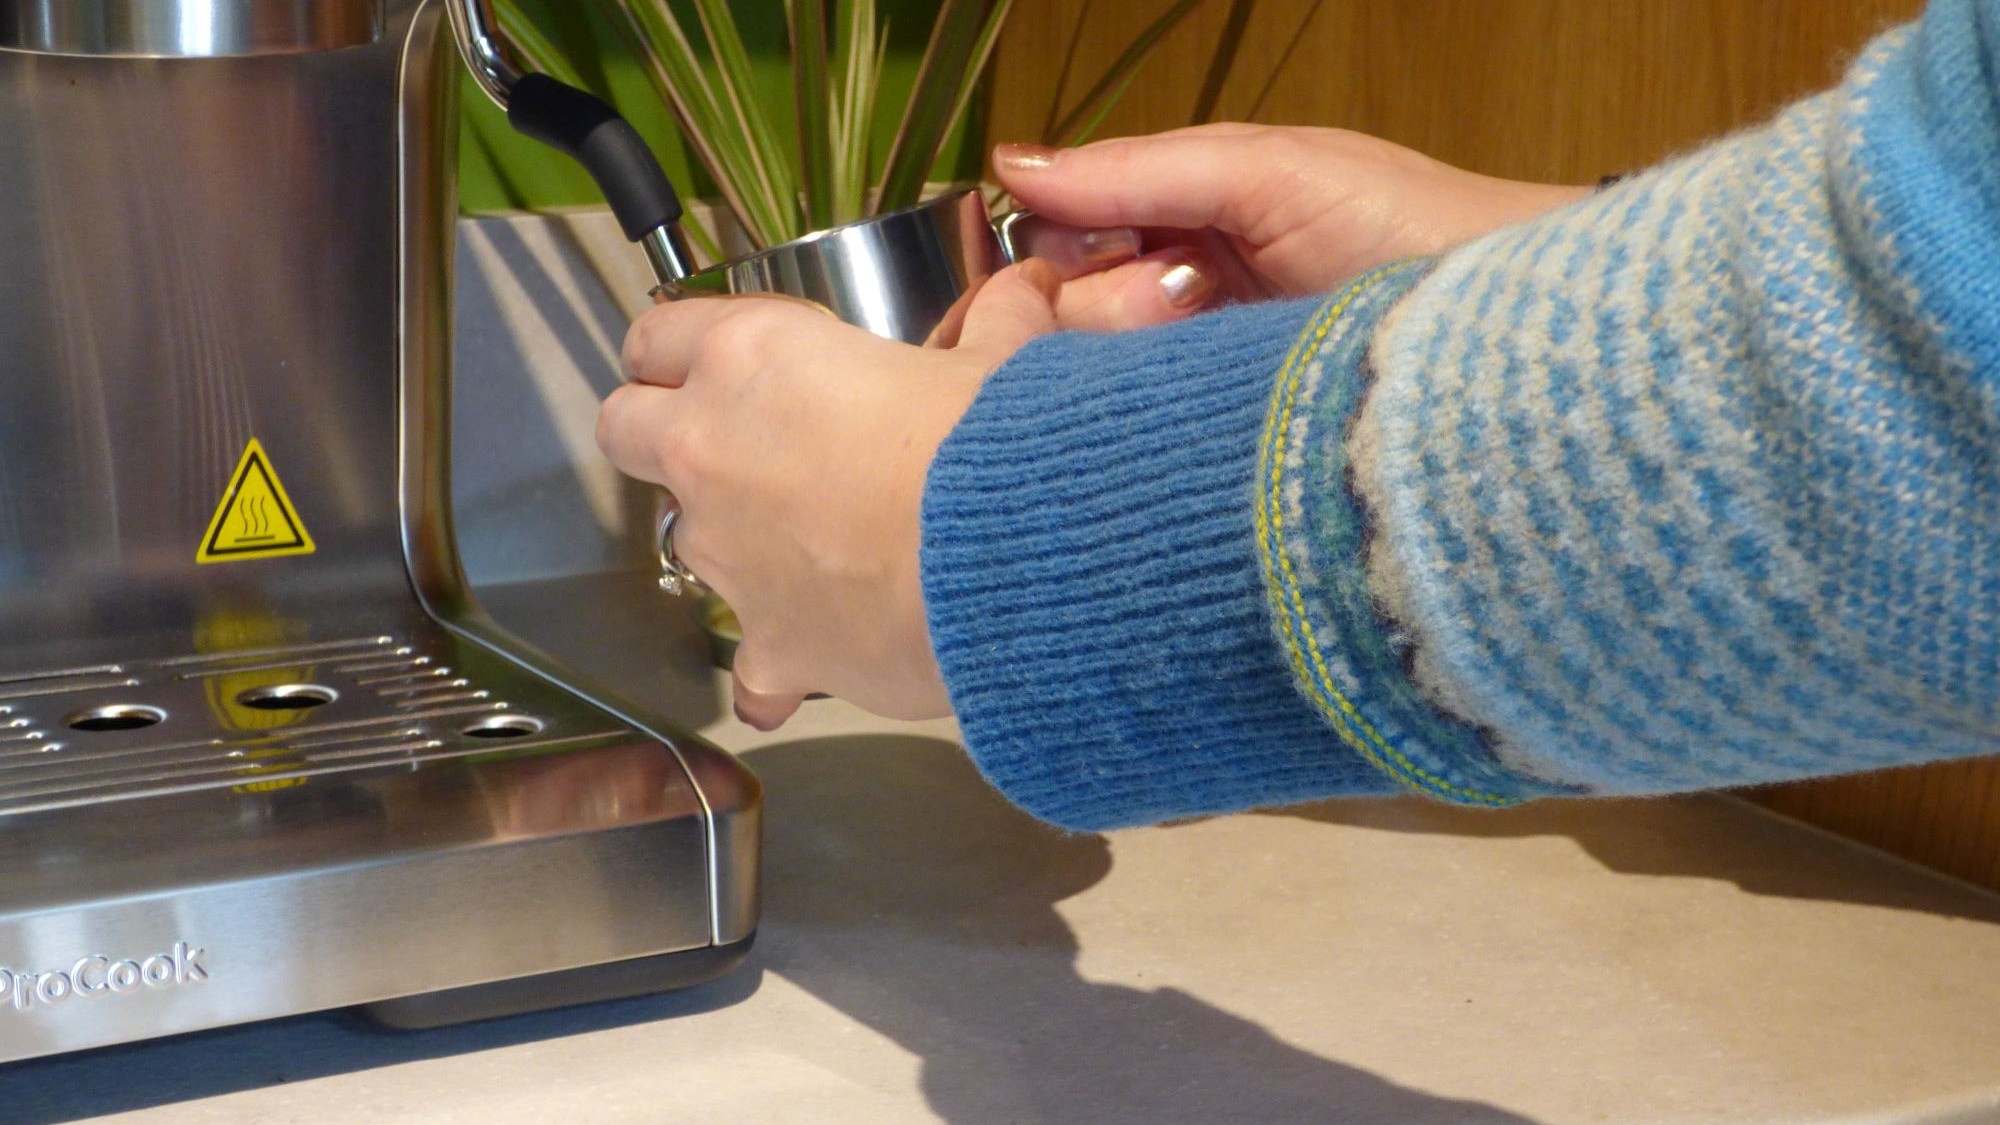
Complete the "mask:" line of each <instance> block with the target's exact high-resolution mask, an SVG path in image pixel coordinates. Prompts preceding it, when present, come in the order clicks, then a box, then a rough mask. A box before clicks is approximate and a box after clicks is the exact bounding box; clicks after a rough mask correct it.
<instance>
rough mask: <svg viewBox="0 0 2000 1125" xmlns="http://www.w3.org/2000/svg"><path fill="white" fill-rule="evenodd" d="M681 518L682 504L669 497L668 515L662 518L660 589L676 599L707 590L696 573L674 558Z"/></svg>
mask: <svg viewBox="0 0 2000 1125" xmlns="http://www.w3.org/2000/svg"><path fill="white" fill-rule="evenodd" d="M680 518H681V506H680V502H679V501H676V500H674V499H672V497H669V498H668V503H667V511H666V514H665V515H662V516H661V517H660V548H659V549H660V589H662V590H665V591H666V592H667V593H668V594H671V595H673V596H674V597H679V596H680V595H681V594H682V592H684V591H686V590H691V589H693V590H699V589H704V588H705V587H704V586H703V584H702V581H701V579H699V578H696V577H695V575H694V571H692V570H689V569H688V567H687V564H686V563H684V562H682V561H681V560H680V559H678V558H676V557H675V556H674V524H675V523H676V522H678V521H679V520H680Z"/></svg>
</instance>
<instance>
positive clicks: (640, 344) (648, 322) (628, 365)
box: [620, 308, 662, 378]
mask: <svg viewBox="0 0 2000 1125" xmlns="http://www.w3.org/2000/svg"><path fill="white" fill-rule="evenodd" d="M661 312H662V309H661V308H653V309H649V310H647V312H646V314H645V315H644V316H641V317H640V318H639V319H638V320H635V321H633V322H632V327H631V328H629V329H627V330H626V332H625V347H624V350H623V353H622V355H621V357H620V358H621V359H622V360H623V361H624V364H625V374H626V375H627V376H628V377H632V378H637V377H638V375H639V373H640V372H642V371H644V370H645V369H646V366H647V360H648V358H649V357H650V355H651V354H652V344H653V335H654V333H655V332H656V331H657V330H658V327H659V323H660V316H661Z"/></svg>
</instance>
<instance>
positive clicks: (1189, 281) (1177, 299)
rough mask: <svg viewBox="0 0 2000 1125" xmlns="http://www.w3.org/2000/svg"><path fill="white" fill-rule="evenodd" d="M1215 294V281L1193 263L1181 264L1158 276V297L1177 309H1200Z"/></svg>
mask: <svg viewBox="0 0 2000 1125" xmlns="http://www.w3.org/2000/svg"><path fill="white" fill-rule="evenodd" d="M1214 292H1215V279H1214V278H1212V277H1210V276H1208V274H1206V273H1204V272H1203V271H1202V270H1201V269H1200V268H1199V267H1197V266H1196V265H1195V264H1194V263H1193V262H1182V263H1181V264H1179V265H1177V266H1174V267H1172V268H1170V269H1168V270H1167V272H1165V273H1163V274H1161V275H1160V295H1161V296H1162V297H1165V298H1166V299H1167V303H1168V304H1170V305H1172V306H1173V307H1175V308H1177V309H1195V308H1200V307H1201V306H1202V305H1204V304H1206V303H1207V302H1208V298H1209V296H1210V295H1211V294H1213V293H1214Z"/></svg>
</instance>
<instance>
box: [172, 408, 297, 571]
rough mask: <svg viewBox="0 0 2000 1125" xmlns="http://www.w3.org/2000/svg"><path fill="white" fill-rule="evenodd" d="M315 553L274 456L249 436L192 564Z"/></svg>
mask: <svg viewBox="0 0 2000 1125" xmlns="http://www.w3.org/2000/svg"><path fill="white" fill-rule="evenodd" d="M312 553H313V541H312V536H311V535H309V534H307V533H306V525H305V522H304V521H303V520H301V519H299V513H298V509H296V508H294V507H292V499H291V497H289V496H286V495H285V486H284V485H282V484H280V483H278V473H277V470H275V469H273V468H272V467H271V458H270V456H269V455H268V454H266V453H265V452H264V447H263V446H262V445H260V444H258V442H257V439H256V438H251V439H250V444H249V446H248V447H246V448H245V449H244V450H243V459H242V460H241V461H239V462H237V465H236V472H235V474H234V475H233V476H231V477H230V478H229V487H228V488H227V489H225V490H224V491H223V493H222V502H221V503H220V504H218V505H216V508H215V518H214V519H211V520H209V521H208V534H206V535H204V536H202V539H201V549H200V550H199V551H197V552H195V556H194V560H195V561H196V562H198V563H219V562H239V561H241V560H243V559H269V558H277V557H279V556H281V555H310V554H312Z"/></svg>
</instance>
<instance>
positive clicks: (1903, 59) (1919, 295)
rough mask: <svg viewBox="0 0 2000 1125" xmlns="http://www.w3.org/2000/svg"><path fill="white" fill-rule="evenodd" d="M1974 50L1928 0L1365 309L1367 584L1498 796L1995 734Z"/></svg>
mask: <svg viewBox="0 0 2000 1125" xmlns="http://www.w3.org/2000/svg"><path fill="white" fill-rule="evenodd" d="M1996 63H2000V3H1994V2H1990V0H1941V2H1939V3H1937V4H1936V5H1934V7H1933V9H1932V11H1931V12H1930V14H1929V15H1928V17H1927V20H1926V23H1925V25H1923V26H1922V27H1921V28H1920V29H1916V30H1910V29H1906V30H1904V31H1901V32H1897V33H1894V34H1892V35H1890V36H1888V37H1886V38H1885V39H1884V40H1882V41H1880V42H1878V43H1877V44H1876V45H1875V46H1874V47H1873V48H1871V50H1870V51H1869V52H1868V53H1867V54H1866V55H1865V56H1864V58H1863V59H1862V61H1861V62H1860V63H1859V65H1858V66H1857V67H1856V69H1855V71H1854V73H1853V74H1852V75H1850V77H1849V79H1848V81H1847V83H1846V84H1845V85H1844V86H1843V87H1841V88H1839V89H1837V90H1835V91H1833V92H1830V93H1828V94H1826V95H1823V96H1821V97H1818V98H1815V99H1812V100H1810V101H1808V102H1805V103H1802V104H1801V105H1799V106H1796V107H1794V108H1792V109H1791V110H1789V111H1787V112H1786V113H1784V114H1783V115H1782V116H1780V117H1779V118H1778V119H1777V120H1776V121H1775V122H1774V123H1773V124H1771V125H1770V126H1768V127H1766V128H1763V129H1759V130H1756V131H1752V132H1748V133H1745V134H1742V135H1739V136H1736V137H1732V138H1730V139H1728V140H1725V141H1723V142H1722V143H1720V144H1718V145H1716V146H1714V147H1712V148H1710V149H1708V150H1706V151H1703V152H1700V153H1697V154H1695V155H1693V156H1691V157H1688V158H1686V159H1683V160H1680V161H1678V162H1676V163H1673V164H1671V165H1669V166H1667V167H1665V168H1663V169H1661V170H1658V171H1656V172H1653V173H1651V174H1649V175H1645V176H1642V177H1639V178H1637V179H1635V180H1632V181H1628V182H1627V183H1625V184H1622V185H1620V186H1619V187H1618V188H1616V189H1614V190H1612V191H1610V192H1607V193H1604V194H1602V195H1600V196H1598V197H1596V198H1594V199H1591V200H1589V201H1587V202H1585V203H1583V204H1580V205H1578V206H1575V207H1572V208H1571V209H1569V210H1567V211H1566V212H1564V213H1562V214H1560V215H1558V216H1554V217H1552V218H1549V219H1545V220H1543V221H1541V222H1538V223H1535V224H1530V225H1528V226H1524V227H1520V228H1515V229H1512V230H1508V231H1503V232H1500V233H1498V234H1496V235H1493V236H1490V237H1488V238H1487V239H1485V240H1483V241H1481V242H1479V243H1476V244H1474V245H1472V246H1470V247H1467V248H1466V249H1464V250H1463V251H1461V252H1459V253H1456V254H1453V255H1451V256H1449V257H1447V258H1446V259H1445V260H1444V261H1443V262H1442V263H1441V264H1440V265H1439V266H1438V268H1437V270H1436V271H1435V272H1434V273H1433V274H1432V275H1431V276H1430V278H1429V279H1427V280H1426V282H1425V283H1424V284H1423V285H1421V286H1419V287H1418V289H1417V290H1416V291H1415V292H1414V293H1413V294H1412V295H1411V296H1410V297H1409V298H1408V299H1407V300H1406V301H1405V302H1403V304H1402V305H1401V306H1400V307H1399V308H1398V309H1397V310H1396V311H1395V312H1394V313H1393V314H1392V315H1391V316H1390V318H1389V319H1388V321H1387V322H1386V323H1385V325H1384V327H1383V330H1382V332H1381V334H1380V336H1379V338H1378V340H1377V344H1376V348H1375V351H1374V361H1375V365H1376V367H1377V370H1378V382H1377V384H1376V386H1375V387H1374V389H1373V391H1372V392H1371V394H1370V396H1369V399H1368V401H1367V404H1366V407H1365V410H1364V412H1363V414H1362V416H1361V417H1360V419H1359V420H1358V422H1357V423H1356V424H1355V430H1354V433H1353V435H1352V437H1353V442H1352V445H1353V451H1354V456H1355V469H1356V483H1357V484H1358V486H1359V488H1360V491H1361V493H1362V495H1363V497H1364V498H1365V502H1366V507H1367V509H1368V511H1369V515H1370V519H1371V521H1372V523H1373V526H1374V528H1375V538H1374V540H1373V543H1372V548H1371V551H1370V557H1369V560H1368V568H1369V573H1370V576H1371V581H1372V588H1373V591H1374V594H1375V596H1376V600H1377V604H1379V605H1381V606H1383V607H1384V608H1385V609H1386V611H1387V612H1388V613H1389V615H1390V616H1391V617H1392V618H1394V619H1395V620H1396V621H1398V622H1399V623H1400V624H1401V625H1402V626H1403V627H1404V628H1405V629H1407V631H1408V638H1407V641H1408V644H1409V645H1410V646H1411V649H1410V655H1411V659H1412V667H1413V669H1414V675H1415V678H1416V679H1417V680H1418V682H1419V683H1420V684H1421V685H1422V686H1423V687H1424V689H1425V690H1426V692H1427V694H1428V696H1429V698H1431V699H1432V700H1434V701H1436V702H1438V703H1440V704H1441V705H1442V706H1443V707H1444V708H1445V709H1447V710H1448V711H1449V712H1451V713H1453V714H1455V715H1456V716H1458V717H1460V718H1462V719H1464V720H1466V721H1467V722H1469V723H1471V724H1473V725H1476V726H1478V727H1480V728H1483V729H1485V730H1487V731H1489V732H1492V734H1493V736H1494V745H1495V749H1496V750H1497V752H1498V754H1499V756H1500V759H1501V760H1502V761H1504V762H1505V763H1507V764H1508V765H1509V766H1511V767H1512V768H1513V769H1514V770H1515V771H1517V772H1518V773H1519V774H1521V775H1522V776H1523V777H1532V778H1538V779H1542V780H1544V781H1548V782H1554V783H1559V784H1570V785H1576V786H1579V787H1582V788H1584V789H1586V790H1588V791H1592V792H1607V793H1609V792H1616V793H1658V792H1667V791H1673V790H1683V789H1693V788H1701V787H1709V786H1717V785H1735V784H1745V783H1757V782H1767V781H1775V780H1780V779H1785V778H1794V777H1801V776H1811V775H1818V774H1830V773H1839V772H1848V771H1857V770H1866V769H1873V768H1877V767H1881V766H1887V765H1894V764H1900V763H1907V762H1912V761H1918V760H1925V759H1933V758H1945V757H1956V756H1963V755H1972V754H1981V753H1990V752H1993V751H1995V750H2000V409H1996V404H2000V393H1996V388H2000V286H1996V284H1995V280H1994V279H1995V277H1996V271H2000V190H1996V182H2000V115H1996V113H1995V108H1994V107H1995V98H1996V96H2000V91H1996V90H1995V89H1994V88H1992V87H1991V86H1990V85H1989V83H1991V82H1993V81H1994V67H1995V64H1996ZM1345 418H1346V415H1345V412H1344V410H1343V408H1341V407H1340V406H1339V405H1338V404H1332V405H1331V406H1330V408H1329V409H1328V410H1327V411H1326V412H1325V417H1324V420H1323V422H1322V432H1321V433H1320V434H1317V435H1308V436H1307V437H1306V439H1305V440H1304V441H1303V442H1302V443H1301V444H1302V445H1303V446H1304V447H1306V448H1311V447H1312V445H1313V444H1315V443H1323V442H1327V441H1333V440H1336V439H1335V438H1334V436H1333V435H1334V434H1335V433H1337V432H1338V427H1339V426H1340V425H1342V424H1343V422H1344V420H1345ZM1308 538H1311V537H1308ZM1328 546H1329V547H1331V548H1332V549H1335V550H1338V549H1341V548H1340V547H1338V546H1335V545H1334V544H1332V543H1331V542H1329V543H1328Z"/></svg>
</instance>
